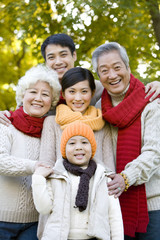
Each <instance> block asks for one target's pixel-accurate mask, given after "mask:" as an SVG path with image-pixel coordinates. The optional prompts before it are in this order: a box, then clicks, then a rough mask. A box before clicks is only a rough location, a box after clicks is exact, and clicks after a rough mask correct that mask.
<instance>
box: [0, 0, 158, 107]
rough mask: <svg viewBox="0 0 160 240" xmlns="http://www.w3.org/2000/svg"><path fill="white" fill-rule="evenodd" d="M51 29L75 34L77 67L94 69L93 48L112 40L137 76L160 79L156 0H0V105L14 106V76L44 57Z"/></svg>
mask: <svg viewBox="0 0 160 240" xmlns="http://www.w3.org/2000/svg"><path fill="white" fill-rule="evenodd" d="M55 33H67V34H69V35H70V36H71V37H72V38H73V40H74V42H75V44H76V50H77V55H78V59H77V61H76V66H82V67H86V68H89V69H90V70H91V71H92V72H93V69H92V66H91V54H92V52H93V51H94V49H95V48H96V47H97V46H99V45H101V44H103V43H105V42H106V41H116V42H119V43H120V44H121V45H123V46H124V47H125V48H126V50H127V52H128V55H129V58H130V67H131V71H132V73H133V74H134V75H135V77H137V78H139V79H140V80H141V81H142V82H144V83H145V84H146V83H148V82H151V81H153V80H158V81H160V0H139V1H137V0H133V1H130V0H117V1H112V0H109V1H108V0H86V1H81V0H55V1H52V0H14V1H12V0H1V1H0V110H5V109H8V110H14V109H15V107H16V102H15V85H16V84H17V81H18V79H19V78H20V77H21V76H23V75H24V73H25V71H26V70H28V69H29V68H30V67H32V66H34V65H36V64H37V63H43V62H44V59H43V58H42V56H41V51H40V47H41V44H42V42H43V41H44V40H45V39H46V38H47V37H48V36H49V35H51V34H55ZM93 73H94V72H93ZM94 75H95V78H98V77H97V75H96V74H95V73H94Z"/></svg>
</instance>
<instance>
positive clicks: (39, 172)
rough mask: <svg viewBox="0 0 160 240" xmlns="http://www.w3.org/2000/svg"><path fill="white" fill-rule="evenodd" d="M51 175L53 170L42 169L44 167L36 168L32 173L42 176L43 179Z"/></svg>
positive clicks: (48, 168)
mask: <svg viewBox="0 0 160 240" xmlns="http://www.w3.org/2000/svg"><path fill="white" fill-rule="evenodd" d="M52 173H53V169H52V168H51V167H44V166H39V167H37V168H36V170H35V172H34V174H37V175H42V176H43V177H45V178H46V177H48V176H49V175H50V174H52Z"/></svg>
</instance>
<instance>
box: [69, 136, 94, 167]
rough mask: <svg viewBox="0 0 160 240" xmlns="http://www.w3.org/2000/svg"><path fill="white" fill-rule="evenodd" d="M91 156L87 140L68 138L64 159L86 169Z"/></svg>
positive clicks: (80, 137) (75, 137)
mask: <svg viewBox="0 0 160 240" xmlns="http://www.w3.org/2000/svg"><path fill="white" fill-rule="evenodd" d="M91 156H92V148H91V144H90V142H89V140H88V139H87V138H85V137H82V136H74V137H72V138H70V139H69V140H68V142H67V144H66V157H67V159H68V161H69V162H70V163H72V164H75V165H78V166H81V167H87V166H88V163H89V161H90V159H91Z"/></svg>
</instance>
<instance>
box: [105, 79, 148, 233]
mask: <svg viewBox="0 0 160 240" xmlns="http://www.w3.org/2000/svg"><path fill="white" fill-rule="evenodd" d="M144 97H145V91H144V85H143V84H142V83H141V82H140V81H139V80H138V79H136V78H134V76H133V75H131V79H130V87H129V89H128V91H127V93H126V95H125V98H124V99H123V101H122V102H121V103H119V104H118V105H117V106H116V107H113V106H112V103H111V98H110V96H109V94H108V92H107V90H106V89H104V91H103V93H102V113H103V117H104V119H105V120H106V121H108V122H109V123H111V124H112V125H113V126H115V127H118V139H117V173H120V172H121V171H122V170H124V168H125V166H126V164H127V163H129V162H131V161H132V160H133V159H136V158H137V157H138V156H139V155H140V154H141V113H142V111H143V109H144V107H145V106H146V104H147V103H148V102H149V98H150V96H149V97H148V98H146V99H145V98H144ZM119 200H120V204H121V210H122V216H123V222H124V233H125V235H129V236H131V237H134V236H135V232H146V228H147V225H148V222H149V218H148V210H147V200H146V191H145V185H144V184H142V185H139V186H131V187H129V189H128V191H127V192H124V193H123V194H122V195H121V196H120V198H119Z"/></svg>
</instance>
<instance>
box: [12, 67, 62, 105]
mask: <svg viewBox="0 0 160 240" xmlns="http://www.w3.org/2000/svg"><path fill="white" fill-rule="evenodd" d="M38 81H43V82H47V83H48V84H49V86H50V87H51V89H52V97H53V99H52V104H51V109H52V108H53V107H54V106H56V105H57V103H58V101H59V96H60V90H61V85H60V83H59V80H58V75H57V73H56V72H55V71H54V70H53V69H51V68H49V67H47V66H46V65H44V64H38V65H37V66H35V67H32V68H31V69H29V70H28V71H27V72H26V73H25V75H24V76H23V77H21V78H20V79H19V81H18V85H17V89H16V102H17V107H20V106H22V105H23V104H22V103H23V97H24V94H25V91H26V90H27V89H28V88H29V87H30V85H31V84H36V83H37V82H38Z"/></svg>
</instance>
